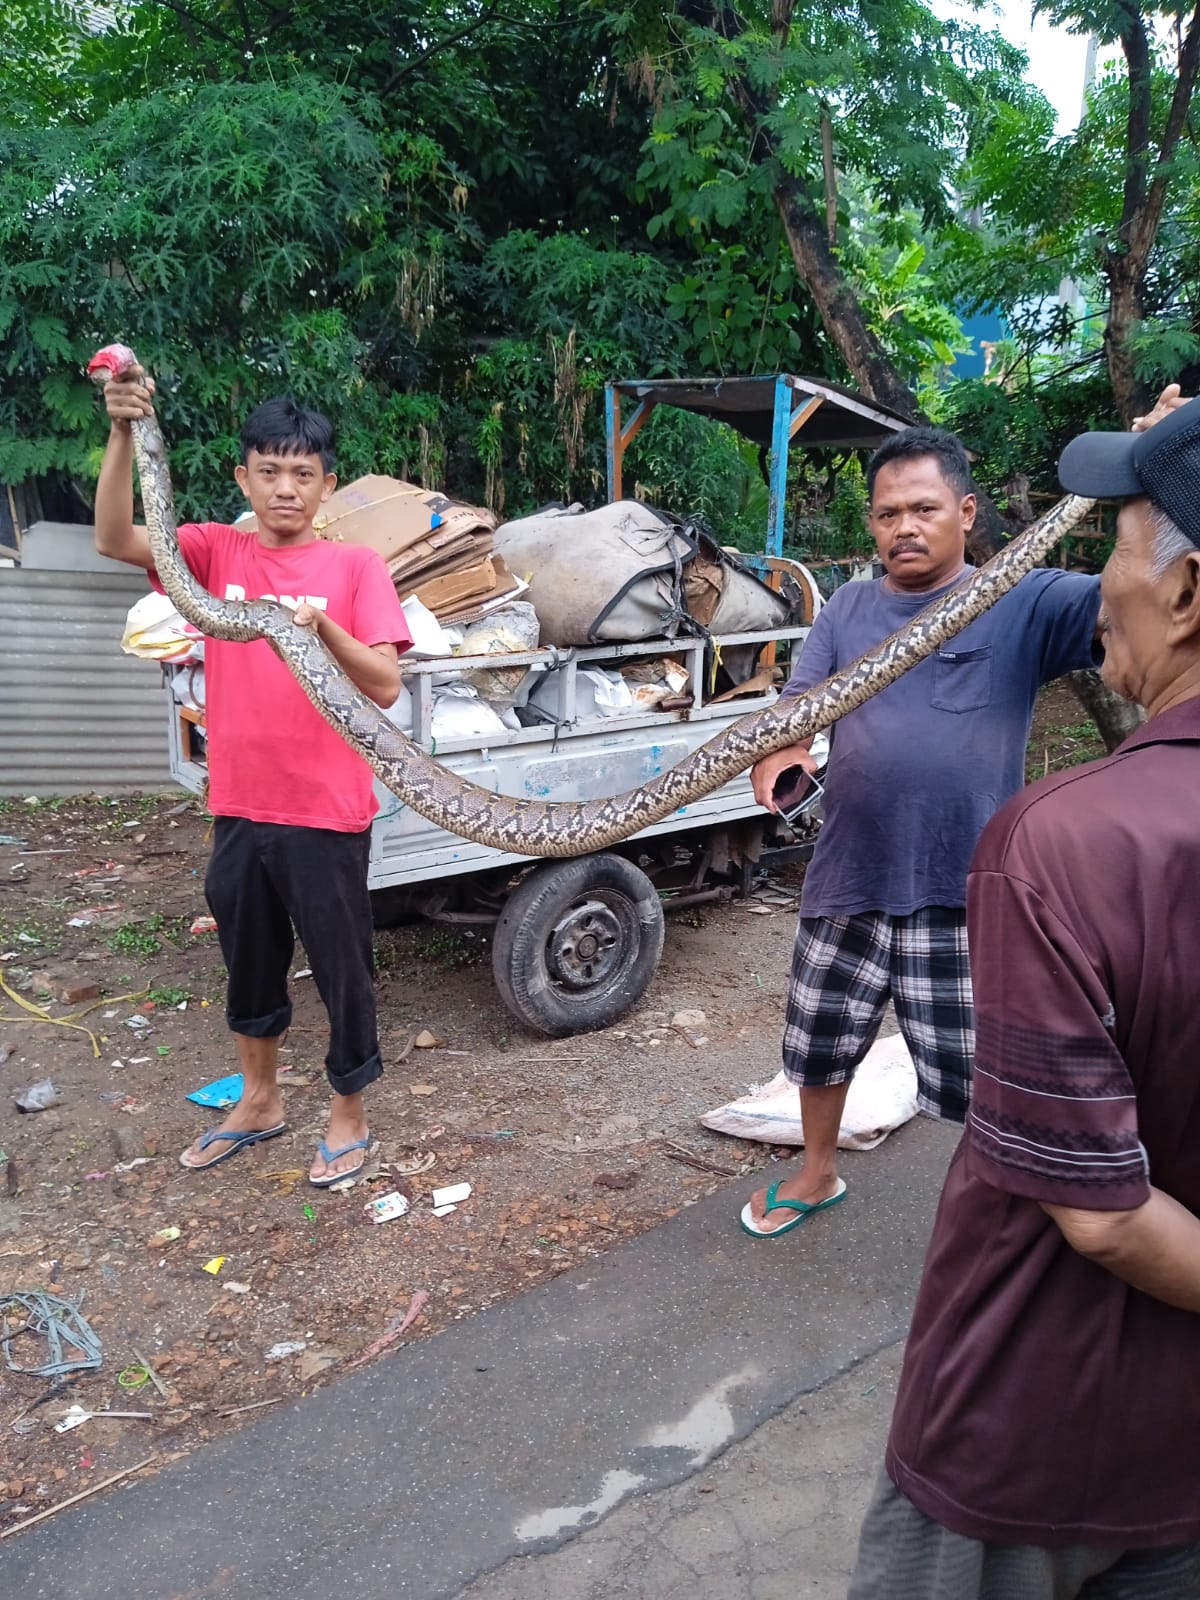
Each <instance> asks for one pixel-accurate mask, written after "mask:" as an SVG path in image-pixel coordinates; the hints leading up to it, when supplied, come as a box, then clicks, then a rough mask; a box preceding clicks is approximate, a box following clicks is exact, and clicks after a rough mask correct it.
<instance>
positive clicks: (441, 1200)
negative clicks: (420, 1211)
mask: <svg viewBox="0 0 1200 1600" xmlns="http://www.w3.org/2000/svg"><path fill="white" fill-rule="evenodd" d="M430 1198H431V1200H432V1201H433V1204H434V1206H435V1207H437V1206H459V1205H461V1204H462V1203H463V1201H464V1200H469V1199H470V1198H471V1185H470V1184H469V1183H448V1184H447V1185H446V1187H445V1188H444V1189H435V1190H434V1191H433V1194H432V1195H431V1196H430Z"/></svg>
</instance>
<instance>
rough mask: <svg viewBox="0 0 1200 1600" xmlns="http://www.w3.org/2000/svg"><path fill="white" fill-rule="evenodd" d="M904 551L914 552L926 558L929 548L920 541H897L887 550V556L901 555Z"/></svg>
mask: <svg viewBox="0 0 1200 1600" xmlns="http://www.w3.org/2000/svg"><path fill="white" fill-rule="evenodd" d="M906 550H915V551H917V553H918V554H920V555H923V556H927V555H928V554H929V547H928V545H926V544H925V543H924V541H923V540H921V539H897V540H896V542H895V544H893V545H892V546H891V548H890V549H889V550H888V555H889V556H898V555H902V554H903V553H904V552H905V551H906Z"/></svg>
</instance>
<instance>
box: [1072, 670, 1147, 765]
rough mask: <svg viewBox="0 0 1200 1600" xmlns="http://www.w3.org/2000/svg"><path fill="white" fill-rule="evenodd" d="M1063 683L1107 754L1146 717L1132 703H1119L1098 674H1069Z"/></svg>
mask: <svg viewBox="0 0 1200 1600" xmlns="http://www.w3.org/2000/svg"><path fill="white" fill-rule="evenodd" d="M1067 682H1068V683H1069V684H1070V685H1071V688H1072V689H1074V691H1075V693H1076V695H1077V696H1078V698H1079V703H1080V705H1081V706H1082V707H1083V709H1084V710H1085V711H1086V712H1087V714H1088V716H1089V717H1091V719H1092V721H1093V722H1094V723H1095V724H1096V727H1097V729H1098V730H1099V733H1100V737H1101V738H1102V739H1103V740H1104V748H1105V749H1106V750H1107V751H1109V752H1110V753H1111V752H1112V751H1113V750H1115V749H1116V748H1117V746H1118V745H1119V744H1120V743H1121V742H1122V741H1123V740H1124V739H1126V738H1127V737H1128V736H1129V734H1131V733H1132V732H1133V731H1134V729H1135V728H1140V727H1141V725H1142V723H1143V722H1145V720H1146V713H1145V712H1144V711H1143V710H1142V708H1141V706H1138V705H1134V703H1133V701H1132V700H1122V699H1121V697H1120V695H1117V694H1114V693H1113V691H1112V690H1111V689H1109V688H1108V687H1107V686H1106V685H1105V683H1104V682H1103V680H1102V679H1101V677H1100V674H1099V673H1098V672H1091V671H1088V672H1069V673H1068V674H1067Z"/></svg>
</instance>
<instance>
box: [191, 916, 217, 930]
mask: <svg viewBox="0 0 1200 1600" xmlns="http://www.w3.org/2000/svg"><path fill="white" fill-rule="evenodd" d="M216 931H217V919H216V918H215V917H196V918H194V919H193V922H192V925H191V927H190V928H189V929H188V932H189V933H216Z"/></svg>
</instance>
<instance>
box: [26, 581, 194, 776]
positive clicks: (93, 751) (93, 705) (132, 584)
mask: <svg viewBox="0 0 1200 1600" xmlns="http://www.w3.org/2000/svg"><path fill="white" fill-rule="evenodd" d="M145 592H146V579H145V578H144V577H142V576H141V575H140V574H138V573H133V572H131V573H130V574H129V575H128V576H126V575H125V574H123V573H117V574H111V575H110V574H107V573H104V574H100V573H95V572H34V571H30V570H28V569H22V568H18V567H0V795H33V794H37V795H55V794H115V793H118V792H120V791H122V790H129V789H162V788H164V787H167V786H168V785H169V784H170V781H171V779H170V771H169V768H168V756H167V700H166V693H165V690H164V689H163V688H162V674H161V672H160V671H159V668H158V666H157V665H156V664H155V663H154V662H152V661H138V660H136V659H135V658H134V657H133V656H127V655H125V654H124V653H123V652H122V650H121V644H120V640H121V634H122V633H123V632H124V628H125V615H126V612H127V611H128V610H129V607H130V606H131V605H132V604H133V602H134V601H135V600H136V599H137V598H138V597H139V596H140V595H143V594H145Z"/></svg>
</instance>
